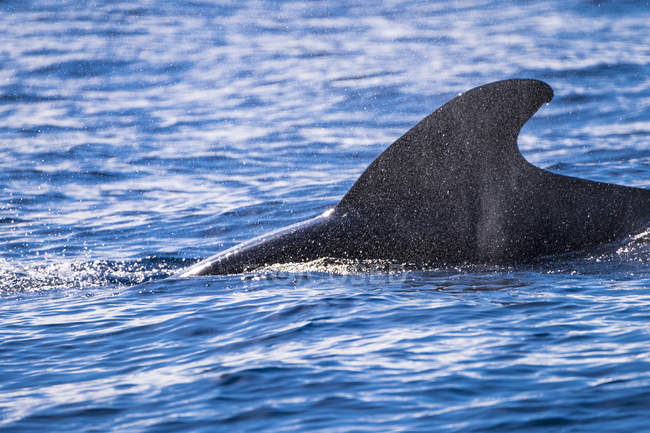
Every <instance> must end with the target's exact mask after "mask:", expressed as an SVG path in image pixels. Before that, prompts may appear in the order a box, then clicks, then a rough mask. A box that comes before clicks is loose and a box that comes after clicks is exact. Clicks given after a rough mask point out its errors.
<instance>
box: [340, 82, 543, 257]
mask: <svg viewBox="0 0 650 433" xmlns="http://www.w3.org/2000/svg"><path fill="white" fill-rule="evenodd" d="M552 97H553V90H552V89H551V88H550V86H548V85H547V84H546V83H543V82H541V81H537V80H530V79H512V80H505V81H499V82H495V83H491V84H487V85H484V86H481V87H477V88H474V89H472V90H470V91H468V92H466V93H464V94H461V95H459V96H458V97H456V98H454V99H452V100H451V101H449V102H447V103H446V104H444V105H443V106H442V107H440V108H439V109H438V110H436V111H435V112H433V113H432V114H430V115H429V116H427V117H426V118H424V119H423V120H422V121H420V122H419V123H418V124H417V125H415V126H414V127H413V128H411V129H410V130H409V131H408V132H406V133H405V134H404V135H403V136H402V137H400V138H399V139H398V140H397V141H395V142H394V143H393V144H392V145H391V146H390V147H388V149H386V150H385V151H384V152H383V153H382V154H381V155H379V157H377V159H375V161H374V162H373V163H372V164H371V165H370V166H369V167H368V168H367V169H366V171H365V172H364V173H363V174H362V175H361V177H360V178H359V179H358V180H357V182H356V183H355V184H354V185H353V186H352V188H351V189H350V190H349V191H348V193H347V194H346V195H345V196H344V197H343V199H342V200H341V202H340V203H339V204H338V205H337V206H336V209H335V211H336V212H337V214H339V215H350V216H352V217H354V218H358V219H360V220H362V221H366V222H367V223H366V224H365V226H366V227H367V230H366V231H365V232H364V233H363V234H362V236H363V237H364V241H365V243H366V248H375V247H374V245H376V246H377V247H376V248H377V251H374V252H372V253H371V254H372V255H376V256H379V257H381V256H383V255H388V253H387V251H390V250H391V249H395V250H404V249H405V246H408V248H407V250H408V251H409V253H408V254H406V255H404V256H403V257H402V258H403V259H404V260H411V259H413V260H418V258H419V257H428V258H429V259H431V260H432V261H444V262H453V261H461V260H486V261H491V260H499V259H501V258H502V257H500V256H501V255H503V254H504V252H505V254H514V251H515V249H514V248H509V247H508V246H507V245H506V243H508V242H511V240H509V239H505V238H506V237H507V235H508V234H509V230H508V229H507V227H506V226H507V225H508V224H510V223H511V221H509V220H508V215H507V214H508V213H509V212H510V210H509V209H512V210H513V212H511V216H514V215H515V213H516V214H520V213H522V212H524V211H523V210H522V209H523V207H522V203H521V201H520V202H513V200H518V198H517V197H515V196H518V195H520V194H518V188H520V185H521V184H522V182H524V183H525V182H527V180H525V179H528V180H530V178H534V177H535V176H537V175H538V174H539V173H540V172H541V170H540V169H537V168H536V167H533V166H532V165H531V164H529V163H528V162H527V161H526V160H525V159H524V158H523V156H522V155H521V153H520V152H519V149H518V147H517V136H518V134H519V131H520V129H521V127H522V126H523V125H524V123H526V121H527V120H528V119H529V118H530V117H531V116H532V115H533V114H534V113H535V112H536V111H537V110H538V109H539V108H540V107H541V106H542V105H543V104H544V103H547V102H549V101H550V100H551V98H552ZM524 206H528V204H527V203H526V204H525V205H524ZM377 221H381V227H382V229H381V231H380V230H379V229H375V228H373V227H376V222H377ZM387 233H388V235H387ZM434 245H435V250H436V251H444V255H441V256H437V255H435V254H432V253H431V250H432V249H433V247H432V246H434ZM456 251H457V252H458V253H457V254H456V253H455V252H456ZM467 251H476V257H471V256H468V253H467Z"/></svg>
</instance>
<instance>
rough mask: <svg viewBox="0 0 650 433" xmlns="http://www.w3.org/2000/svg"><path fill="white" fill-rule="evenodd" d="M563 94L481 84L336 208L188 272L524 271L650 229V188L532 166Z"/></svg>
mask: <svg viewBox="0 0 650 433" xmlns="http://www.w3.org/2000/svg"><path fill="white" fill-rule="evenodd" d="M552 98H553V90H552V89H551V88H550V87H549V86H548V85H547V84H546V83H543V82H541V81H537V80H529V79H514V80H505V81H498V82H496V83H491V84H487V85H484V86H481V87H477V88H475V89H472V90H470V91H468V92H466V93H464V94H462V95H460V96H458V97H456V98H454V99H452V100H451V101H449V102H447V103H446V104H445V105H443V106H442V107H440V108H439V109H438V110H436V111H435V112H433V113H432V114H430V115H429V116H427V117H426V118H424V119H423V120H422V121H421V122H420V123H418V124H417V125H415V126H414V127H413V128H412V129H411V130H409V131H408V132H407V133H406V134H404V135H403V136H402V137H401V138H400V139H398V140H397V141H396V142H395V143H393V144H392V145H391V146H390V147H389V148H388V149H386V150H385V151H384V152H383V153H382V154H381V155H379V157H378V158H377V159H376V160H375V161H374V162H373V163H372V164H371V165H370V167H368V169H367V170H366V171H365V172H364V173H363V174H362V175H361V177H360V178H359V180H357V182H356V183H355V184H354V185H353V186H352V188H351V189H350V191H348V193H347V194H346V195H345V197H343V199H342V200H341V202H340V203H339V204H338V205H336V207H335V208H333V209H331V210H330V211H328V212H326V213H324V214H323V215H320V216H318V217H316V218H313V219H311V220H308V221H305V222H303V223H299V224H296V225H293V226H290V227H287V228H285V229H282V230H279V231H277V232H274V233H270V234H268V235H265V236H262V237H259V238H256V239H253V240H251V241H248V242H245V243H243V244H240V245H237V246H235V247H233V248H230V249H228V250H226V251H223V252H221V253H219V254H217V255H215V256H212V257H210V258H208V259H206V260H204V261H202V262H200V263H198V264H196V265H194V266H192V267H190V268H189V269H187V270H186V271H184V272H183V273H182V274H181V276H194V275H215V274H237V273H243V272H247V271H251V270H253V269H255V268H258V267H260V266H263V265H267V264H274V263H291V262H306V261H311V260H315V259H318V258H323V257H332V258H343V259H386V260H389V261H396V262H405V263H413V264H421V265H427V264H436V265H456V264H464V263H477V264H513V263H520V262H528V261H531V260H533V259H535V258H537V257H540V256H547V255H552V254H559V253H565V252H569V251H575V250H584V249H588V248H591V247H594V246H596V245H600V244H603V243H608V242H612V241H615V240H617V239H620V238H622V237H625V236H626V235H629V234H632V233H635V232H640V231H642V230H644V229H645V228H647V227H648V226H649V225H650V190H647V189H639V188H630V187H625V186H619V185H611V184H606V183H599V182H592V181H588V180H583V179H577V178H573V177H567V176H561V175H558V174H554V173H550V172H548V171H545V170H542V169H540V168H537V167H535V166H533V165H532V164H530V163H529V162H527V161H526V160H525V159H524V158H523V156H522V155H521V153H520V152H519V149H518V147H517V136H518V135H519V131H520V129H521V127H522V126H523V125H524V123H525V122H526V121H527V120H528V119H529V118H530V117H531V116H532V115H533V114H534V113H535V112H536V111H537V110H538V109H539V108H540V107H541V106H542V105H543V104H545V103H547V102H549V101H550V100H551V99H552Z"/></svg>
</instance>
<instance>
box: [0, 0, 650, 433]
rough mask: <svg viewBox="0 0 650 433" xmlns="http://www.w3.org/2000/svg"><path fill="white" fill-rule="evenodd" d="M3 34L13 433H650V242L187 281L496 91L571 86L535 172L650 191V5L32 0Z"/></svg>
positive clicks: (6, 392)
mask: <svg viewBox="0 0 650 433" xmlns="http://www.w3.org/2000/svg"><path fill="white" fill-rule="evenodd" d="M0 26H1V28H2V32H1V33H2V36H0V41H1V42H2V43H1V44H0V195H1V199H0V245H1V248H0V431H2V432H7V433H8V432H31V431H33V432H43V431H50V432H68V431H79V432H104V431H107V432H108V431H114V432H122V431H130V432H212V431H228V432H230V431H250V432H253V431H254V432H260V431H268V432H280V431H282V432H382V431H386V432H389V431H390V432H430V431H436V432H536V431H540V432H541V431H549V432H550V431H552V432H593V431H600V432H605V431H606V432H610V431H611V432H614V431H616V432H630V431H639V432H640V431H650V419H649V418H648V412H649V410H650V234H649V233H650V232H649V231H646V232H645V233H638V234H634V236H632V237H630V238H628V239H626V240H623V241H621V242H619V243H617V244H615V245H607V246H603V247H602V248H601V249H599V250H596V251H591V252H589V253H576V254H571V255H568V256H562V257H555V258H552V259H548V260H544V261H540V262H538V263H534V264H530V265H526V266H517V267H476V266H475V267H459V268H434V269H426V270H413V269H376V268H373V267H372V266H366V265H364V264H358V265H354V264H333V263H331V262H327V261H318V262H314V263H311V264H308V265H301V266H279V267H277V266H276V267H270V268H267V269H263V270H260V271H258V272H256V273H254V274H251V275H243V276H242V275H237V276H216V277H205V278H203V277H202V278H186V279H182V278H169V277H171V276H172V275H174V274H175V273H177V272H178V271H180V270H182V269H183V268H185V267H186V266H189V265H190V264H192V263H194V262H196V261H197V260H199V259H201V258H205V257H207V256H209V255H212V254H214V253H216V252H218V251H220V250H222V249H224V248H227V247H229V246H232V245H234V244H236V243H238V242H240V241H244V240H247V239H249V238H251V237H253V236H256V235H260V234H263V233H265V232H268V231H270V230H273V229H277V228H280V227H282V226H285V225H288V224H291V223H294V222H298V221H301V220H304V219H306V218H309V217H312V216H315V215H318V214H320V213H322V212H323V211H325V210H326V209H328V208H330V207H332V206H333V205H335V204H336V203H337V201H338V200H339V199H340V198H341V197H342V196H343V194H344V193H345V192H346V191H347V189H348V188H349V187H350V186H351V185H352V183H353V182H354V181H355V180H356V178H357V177H358V176H359V175H360V174H361V172H362V171H363V170H364V169H365V167H366V166H367V165H368V164H369V163H370V162H371V161H372V160H373V159H374V158H375V157H376V156H377V155H378V154H379V153H380V152H381V151H382V150H383V149H385V148H386V147H387V146H388V145H389V144H390V143H391V142H392V141H393V140H395V139H396V138H398V137H399V136H400V135H401V134H402V133H403V132H405V131H406V130H407V129H408V128H410V127H411V126H412V125H413V124H415V123H416V122H417V121H419V120H420V119H421V118H422V117H424V116H426V115H427V114H429V113H430V112H431V111H433V110H434V109H436V108H437V107H438V106H440V105H441V104H443V103H444V102H446V101H447V100H448V99H450V98H451V97H453V96H455V95H456V94H458V93H459V92H463V91H465V90H468V89H470V88H472V87H474V86H477V85H480V84H484V83H487V82H490V81H495V80H499V79H505V78H511V77H530V78H537V79H541V80H544V81H546V82H548V83H549V84H550V85H551V86H552V87H553V88H554V90H555V98H554V100H553V101H552V102H551V103H550V104H549V105H547V106H544V107H542V108H541V109H540V111H539V112H538V113H537V114H536V115H535V116H534V117H533V119H531V120H530V121H529V123H528V124H527V125H526V126H525V127H524V129H523V130H522V133H521V136H520V139H519V143H520V148H521V150H522V152H523V153H524V155H525V156H526V158H527V159H528V160H529V161H531V162H533V163H534V164H536V165H538V166H540V167H543V168H546V169H549V170H551V171H554V172H557V173H562V174H566V175H572V176H579V177H583V178H587V179H592V180H597V181H603V182H610V183H617V184H622V185H629V186H636V187H642V188H650V5H649V4H648V2H647V1H610V2H605V1H603V2H600V1H578V0H570V1H560V0H551V1H544V2H541V1H540V2H512V3H511V2H505V1H503V2H500V1H497V2H491V1H481V0H461V1H451V2H430V1H401V0H393V1H385V2H373V1H358V2H350V3H347V2H336V1H327V0H326V1H319V2H316V1H307V0H296V1H263V0H260V1H234V0H233V1H198V0H196V1H189V0H188V1H176V0H170V1H162V0H145V1H140V2H128V1H93V2H75V1H53V0H51V1H47V0H41V1H29V0H13V1H12V0H7V1H3V2H0ZM649 229H650V228H649Z"/></svg>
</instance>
